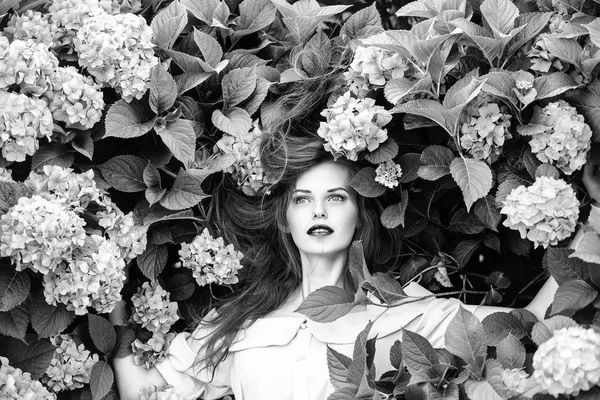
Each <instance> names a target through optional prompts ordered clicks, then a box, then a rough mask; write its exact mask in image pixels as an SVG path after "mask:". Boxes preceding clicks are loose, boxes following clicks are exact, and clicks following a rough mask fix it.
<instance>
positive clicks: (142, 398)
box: [138, 386, 183, 400]
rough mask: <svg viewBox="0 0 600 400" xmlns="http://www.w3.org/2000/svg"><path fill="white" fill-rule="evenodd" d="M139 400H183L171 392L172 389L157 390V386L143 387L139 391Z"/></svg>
mask: <svg viewBox="0 0 600 400" xmlns="http://www.w3.org/2000/svg"><path fill="white" fill-rule="evenodd" d="M138 399H139V400H183V397H181V396H179V395H178V394H177V393H175V392H174V391H173V388H172V387H170V386H169V387H166V388H159V387H157V386H144V387H143V388H142V389H140V393H139V396H138Z"/></svg>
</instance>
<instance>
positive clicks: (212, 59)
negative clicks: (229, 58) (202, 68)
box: [194, 28, 223, 67]
mask: <svg viewBox="0 0 600 400" xmlns="http://www.w3.org/2000/svg"><path fill="white" fill-rule="evenodd" d="M194 42H195V43H196V46H198V49H200V52H201V53H202V57H204V60H205V61H206V62H207V63H208V65H210V66H211V67H215V66H216V65H217V64H218V63H219V62H220V61H221V59H222V58H223V49H222V48H221V45H220V44H219V42H217V40H216V39H215V38H213V37H212V36H210V35H208V34H206V33H204V32H202V31H201V30H198V29H196V28H194Z"/></svg>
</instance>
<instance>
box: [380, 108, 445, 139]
mask: <svg viewBox="0 0 600 400" xmlns="http://www.w3.org/2000/svg"><path fill="white" fill-rule="evenodd" d="M390 113H392V114H397V113H406V114H412V115H419V116H421V117H425V118H428V119H430V120H432V121H433V122H435V123H436V124H438V125H439V126H441V127H442V128H444V129H445V130H446V131H447V132H448V133H449V134H450V135H452V131H451V130H450V128H449V125H447V123H446V119H447V117H448V113H447V112H446V110H445V109H444V107H442V105H441V104H440V103H438V102H437V101H434V100H428V99H420V100H411V101H408V102H406V103H404V104H400V105H398V106H396V107H394V108H393V109H392V110H391V111H390Z"/></svg>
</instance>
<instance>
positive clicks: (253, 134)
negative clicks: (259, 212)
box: [215, 120, 269, 196]
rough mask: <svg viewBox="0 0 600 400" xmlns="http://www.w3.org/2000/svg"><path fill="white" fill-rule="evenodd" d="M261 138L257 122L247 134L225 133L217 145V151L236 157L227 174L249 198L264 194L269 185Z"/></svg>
mask: <svg viewBox="0 0 600 400" xmlns="http://www.w3.org/2000/svg"><path fill="white" fill-rule="evenodd" d="M261 136H262V132H261V130H260V128H259V126H258V120H257V121H255V122H254V124H253V127H252V129H250V130H249V131H248V132H247V133H246V134H244V135H239V136H237V135H236V136H234V135H230V134H227V133H225V134H223V137H221V139H219V141H218V142H217V144H216V145H215V150H216V149H219V150H221V151H222V152H223V153H225V154H232V155H234V156H235V162H234V163H233V165H231V166H230V167H228V168H227V172H228V173H230V174H231V175H232V177H233V179H235V180H236V182H237V184H238V187H240V188H241V189H242V191H243V192H244V194H246V195H248V196H255V195H257V194H264V193H265V191H266V190H267V187H268V183H269V181H268V179H267V177H266V176H265V174H264V171H263V167H262V163H261V162H260V139H261Z"/></svg>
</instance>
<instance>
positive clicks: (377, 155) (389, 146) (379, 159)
mask: <svg viewBox="0 0 600 400" xmlns="http://www.w3.org/2000/svg"><path fill="white" fill-rule="evenodd" d="M398 150H399V147H398V143H396V141H395V140H392V139H388V140H386V141H385V142H383V143H381V144H380V145H379V147H377V148H376V149H375V150H374V151H370V152H366V153H365V158H366V159H367V161H369V162H370V163H372V164H381V163H383V162H384V161H392V160H393V159H394V157H396V156H397V155H398Z"/></svg>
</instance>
